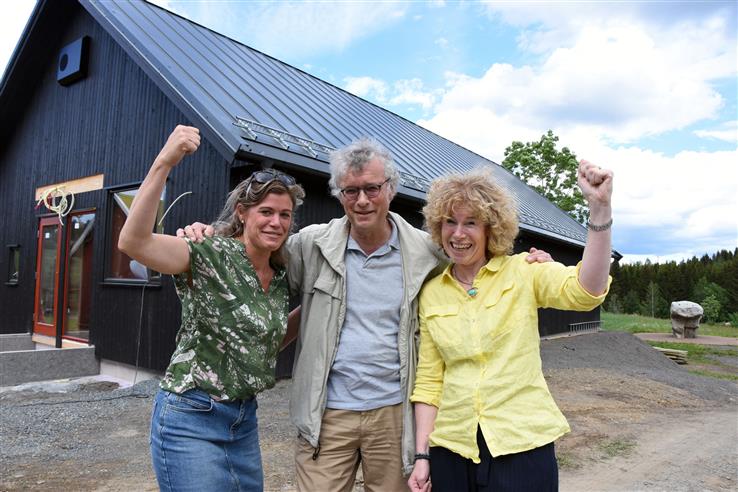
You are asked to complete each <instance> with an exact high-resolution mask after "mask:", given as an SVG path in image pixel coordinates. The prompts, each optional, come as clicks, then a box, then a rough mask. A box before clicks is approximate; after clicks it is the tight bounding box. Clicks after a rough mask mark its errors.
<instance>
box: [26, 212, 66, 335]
mask: <svg viewBox="0 0 738 492" xmlns="http://www.w3.org/2000/svg"><path fill="white" fill-rule="evenodd" d="M60 229H61V225H60V224H59V219H58V218H56V217H44V218H42V219H41V220H40V222H39V226H38V249H37V251H38V257H37V259H36V301H35V302H36V305H35V308H34V316H33V332H34V333H39V334H41V335H48V336H50V337H55V336H56V314H57V300H58V298H59V293H58V292H57V291H58V286H59V254H60V252H61V234H60Z"/></svg>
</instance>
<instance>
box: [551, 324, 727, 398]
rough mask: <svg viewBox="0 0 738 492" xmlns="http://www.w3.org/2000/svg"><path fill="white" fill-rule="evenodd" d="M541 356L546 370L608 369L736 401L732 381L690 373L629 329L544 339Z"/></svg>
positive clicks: (699, 395) (708, 396)
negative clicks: (626, 331)
mask: <svg viewBox="0 0 738 492" xmlns="http://www.w3.org/2000/svg"><path fill="white" fill-rule="evenodd" d="M541 358H542V359H543V367H544V369H546V370H547V369H578V368H587V369H608V370H614V371H618V372H622V373H625V374H628V375H631V376H637V377H643V378H648V379H651V380H654V381H658V382H660V383H664V384H667V385H669V386H674V387H676V388H679V389H683V390H685V391H688V392H689V393H691V394H692V395H694V396H696V397H699V398H702V399H705V400H709V401H713V402H716V403H728V402H736V401H738V385H736V384H735V383H733V382H730V381H725V380H719V379H714V378H706V377H701V376H697V375H694V374H691V373H690V372H689V371H688V370H687V369H686V368H685V367H683V366H680V365H679V364H677V363H675V362H674V361H672V360H671V359H669V358H667V357H665V356H664V355H662V354H661V353H659V352H657V351H656V350H654V349H653V348H651V346H650V345H648V344H647V343H645V342H643V341H641V340H639V339H638V338H636V337H635V336H633V335H631V334H630V333H621V332H600V333H592V334H588V335H580V336H575V337H569V338H557V339H553V340H544V341H542V342H541ZM726 359H727V358H726Z"/></svg>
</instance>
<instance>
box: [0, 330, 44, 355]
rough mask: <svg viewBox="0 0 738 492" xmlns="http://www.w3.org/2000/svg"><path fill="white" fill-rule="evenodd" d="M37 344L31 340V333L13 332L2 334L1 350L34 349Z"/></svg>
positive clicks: (0, 338)
mask: <svg viewBox="0 0 738 492" xmlns="http://www.w3.org/2000/svg"><path fill="white" fill-rule="evenodd" d="M35 348H36V344H35V343H33V340H31V334H30V333H11V334H9V335H0V352H14V351H16V350H33V349H35Z"/></svg>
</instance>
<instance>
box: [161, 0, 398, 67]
mask: <svg viewBox="0 0 738 492" xmlns="http://www.w3.org/2000/svg"><path fill="white" fill-rule="evenodd" d="M154 3H157V4H159V5H162V6H164V7H165V8H167V9H169V10H172V11H174V12H177V13H179V14H180V15H183V16H185V17H187V18H190V19H193V20H194V21H196V22H198V23H200V24H203V25H205V26H208V27H214V26H217V28H216V30H217V31H218V32H220V33H222V34H225V35H226V36H228V37H231V38H233V39H237V40H239V41H241V42H244V43H245V44H247V45H249V46H251V47H253V48H256V49H258V50H261V51H264V52H265V53H268V54H269V55H271V56H274V57H276V58H281V59H285V58H299V57H301V56H307V55H312V54H315V53H325V52H341V51H343V50H344V49H346V48H347V47H348V46H349V45H350V44H351V43H353V42H355V41H356V40H358V39H361V38H364V37H368V36H371V35H373V34H375V33H376V32H379V31H381V30H383V29H385V28H387V27H388V26H391V25H393V24H395V23H396V22H399V21H401V20H402V19H403V18H404V17H405V16H406V14H407V12H408V10H409V8H410V5H408V4H407V3H404V2H296V1H286V2H251V3H249V4H248V5H247V6H246V5H245V4H244V3H241V2H218V3H217V6H213V5H211V4H210V3H208V2H202V1H194V2H193V1H182V0H154Z"/></svg>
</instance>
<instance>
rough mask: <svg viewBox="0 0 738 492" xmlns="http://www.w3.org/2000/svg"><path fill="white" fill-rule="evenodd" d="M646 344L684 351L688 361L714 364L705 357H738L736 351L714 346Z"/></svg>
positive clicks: (666, 343) (737, 350)
mask: <svg viewBox="0 0 738 492" xmlns="http://www.w3.org/2000/svg"><path fill="white" fill-rule="evenodd" d="M646 343H648V344H649V345H651V346H652V347H661V348H667V349H675V350H686V351H687V358H688V359H689V360H690V361H694V362H700V363H706V364H714V363H715V360H713V359H711V358H709V357H707V356H708V355H720V356H727V357H738V349H732V348H721V347H715V346H714V345H700V344H698V343H680V342H656V341H653V340H647V341H646Z"/></svg>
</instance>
